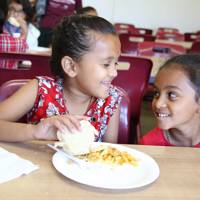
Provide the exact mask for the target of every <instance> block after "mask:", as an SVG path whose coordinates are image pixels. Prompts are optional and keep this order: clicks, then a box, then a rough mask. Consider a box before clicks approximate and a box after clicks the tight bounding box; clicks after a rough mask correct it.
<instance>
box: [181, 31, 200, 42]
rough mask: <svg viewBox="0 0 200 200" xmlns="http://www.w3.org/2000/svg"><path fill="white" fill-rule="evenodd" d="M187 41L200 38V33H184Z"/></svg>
mask: <svg viewBox="0 0 200 200" xmlns="http://www.w3.org/2000/svg"><path fill="white" fill-rule="evenodd" d="M184 37H185V41H188V42H193V41H196V40H200V34H198V33H184Z"/></svg>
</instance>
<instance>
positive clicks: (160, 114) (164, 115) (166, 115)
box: [157, 113, 169, 117]
mask: <svg viewBox="0 0 200 200" xmlns="http://www.w3.org/2000/svg"><path fill="white" fill-rule="evenodd" d="M157 116H158V117H168V116H169V115H168V114H163V113H157Z"/></svg>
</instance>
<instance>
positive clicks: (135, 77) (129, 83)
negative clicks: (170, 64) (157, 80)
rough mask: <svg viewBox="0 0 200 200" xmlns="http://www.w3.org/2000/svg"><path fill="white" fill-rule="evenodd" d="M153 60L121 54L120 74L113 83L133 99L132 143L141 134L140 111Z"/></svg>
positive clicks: (135, 141)
mask: <svg viewBox="0 0 200 200" xmlns="http://www.w3.org/2000/svg"><path fill="white" fill-rule="evenodd" d="M151 68H152V61H151V60H149V59H145V58H138V57H132V56H120V58H119V70H118V76H117V77H116V78H115V79H114V80H113V84H114V85H116V86H120V87H122V88H123V89H124V90H125V91H126V92H127V93H128V95H129V96H130V100H131V136H130V140H129V142H130V143H137V141H138V138H139V137H140V135H141V130H140V113H141V105H142V100H143V96H144V94H145V91H146V88H147V86H148V81H149V77H150V73H151Z"/></svg>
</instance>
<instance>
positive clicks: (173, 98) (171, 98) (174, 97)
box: [168, 92, 177, 101]
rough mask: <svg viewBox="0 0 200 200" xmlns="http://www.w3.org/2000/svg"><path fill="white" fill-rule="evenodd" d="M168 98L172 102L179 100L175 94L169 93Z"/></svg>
mask: <svg viewBox="0 0 200 200" xmlns="http://www.w3.org/2000/svg"><path fill="white" fill-rule="evenodd" d="M168 97H169V99H170V100H172V101H173V100H176V99H177V95H176V94H175V93H174V92H169V93H168Z"/></svg>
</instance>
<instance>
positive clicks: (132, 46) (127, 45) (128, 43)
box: [119, 33, 138, 55]
mask: <svg viewBox="0 0 200 200" xmlns="http://www.w3.org/2000/svg"><path fill="white" fill-rule="evenodd" d="M119 39H120V42H121V52H122V53H127V54H132V55H137V53H138V41H137V42H136V41H135V40H133V36H132V37H131V36H130V34H129V33H123V34H120V35H119Z"/></svg>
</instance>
